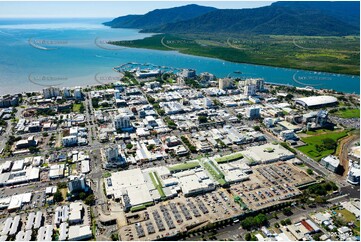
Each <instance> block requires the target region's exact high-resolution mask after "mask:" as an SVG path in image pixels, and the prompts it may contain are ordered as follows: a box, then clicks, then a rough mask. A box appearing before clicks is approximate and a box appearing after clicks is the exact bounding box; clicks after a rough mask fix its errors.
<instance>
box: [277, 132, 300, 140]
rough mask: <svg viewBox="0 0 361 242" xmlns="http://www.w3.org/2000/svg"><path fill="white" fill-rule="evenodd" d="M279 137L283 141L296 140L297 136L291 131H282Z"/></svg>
mask: <svg viewBox="0 0 361 242" xmlns="http://www.w3.org/2000/svg"><path fill="white" fill-rule="evenodd" d="M280 137H281V139H283V140H284V141H286V140H294V139H297V136H296V134H295V132H294V131H293V130H283V131H281V132H280Z"/></svg>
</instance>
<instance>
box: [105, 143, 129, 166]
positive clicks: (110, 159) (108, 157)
mask: <svg viewBox="0 0 361 242" xmlns="http://www.w3.org/2000/svg"><path fill="white" fill-rule="evenodd" d="M103 151H104V153H103V154H104V159H105V163H104V165H103V167H104V168H117V167H120V166H124V165H125V164H126V163H127V160H126V158H125V155H124V153H122V152H121V150H120V147H119V146H118V145H116V146H109V147H107V148H104V149H103Z"/></svg>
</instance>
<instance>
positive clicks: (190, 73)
mask: <svg viewBox="0 0 361 242" xmlns="http://www.w3.org/2000/svg"><path fill="white" fill-rule="evenodd" d="M179 76H181V77H184V78H193V77H196V70H193V69H183V70H182V71H181V72H180V73H179Z"/></svg>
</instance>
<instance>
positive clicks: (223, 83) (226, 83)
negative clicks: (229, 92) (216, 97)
mask: <svg viewBox="0 0 361 242" xmlns="http://www.w3.org/2000/svg"><path fill="white" fill-rule="evenodd" d="M232 85H233V80H232V79H230V78H221V79H219V89H220V90H226V89H228V88H230V87H232Z"/></svg>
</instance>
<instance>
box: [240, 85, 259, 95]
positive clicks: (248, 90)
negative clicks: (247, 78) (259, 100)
mask: <svg viewBox="0 0 361 242" xmlns="http://www.w3.org/2000/svg"><path fill="white" fill-rule="evenodd" d="M255 94H256V85H253V84H249V85H246V86H245V87H244V89H243V95H245V96H247V97H248V96H253V95H255Z"/></svg>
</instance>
